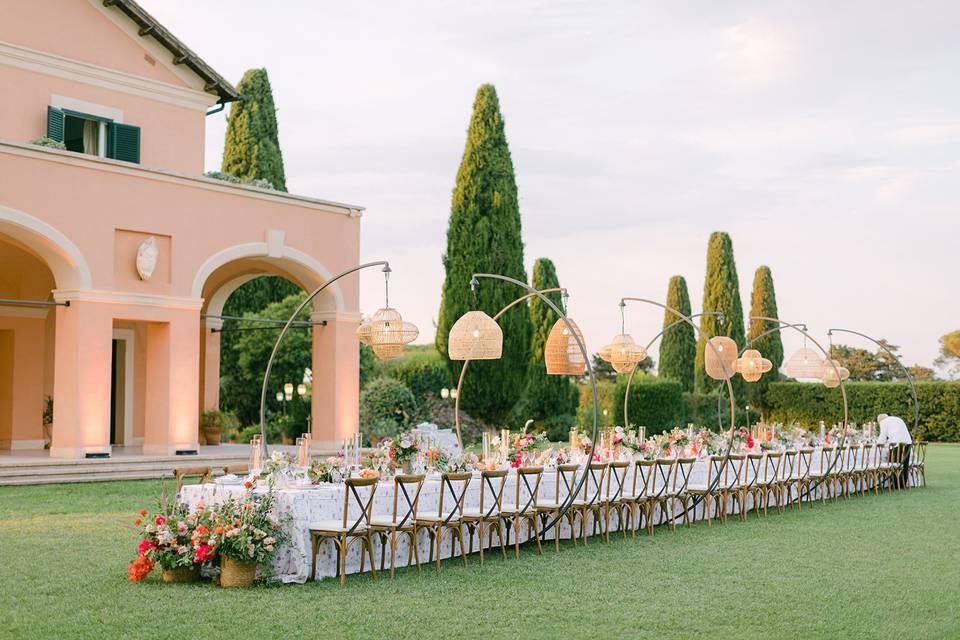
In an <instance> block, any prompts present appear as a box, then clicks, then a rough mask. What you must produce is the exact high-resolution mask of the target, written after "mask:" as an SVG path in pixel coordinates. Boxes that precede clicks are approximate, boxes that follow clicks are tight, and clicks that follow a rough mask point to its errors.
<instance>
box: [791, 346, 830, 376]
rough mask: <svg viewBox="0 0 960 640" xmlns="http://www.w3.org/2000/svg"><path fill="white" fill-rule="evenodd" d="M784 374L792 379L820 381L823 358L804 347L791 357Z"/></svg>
mask: <svg viewBox="0 0 960 640" xmlns="http://www.w3.org/2000/svg"><path fill="white" fill-rule="evenodd" d="M784 372H785V373H786V374H787V375H788V376H790V377H791V378H810V379H819V378H820V377H821V374H822V373H823V358H821V357H820V356H819V355H818V354H817V352H816V351H814V350H813V349H811V348H810V347H803V348H801V349H797V351H796V352H795V353H794V354H793V355H792V356H790V359H789V360H787V365H786V366H785V367H784Z"/></svg>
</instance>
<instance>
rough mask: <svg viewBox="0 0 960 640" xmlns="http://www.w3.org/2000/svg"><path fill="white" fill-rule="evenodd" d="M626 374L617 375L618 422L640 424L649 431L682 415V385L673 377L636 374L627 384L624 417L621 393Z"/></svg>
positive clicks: (675, 423) (678, 421) (673, 422)
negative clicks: (625, 418)
mask: <svg viewBox="0 0 960 640" xmlns="http://www.w3.org/2000/svg"><path fill="white" fill-rule="evenodd" d="M628 379H629V376H620V377H619V378H617V386H616V389H615V390H614V416H616V418H615V419H616V422H617V424H621V425H623V424H631V425H643V426H645V427H647V429H648V430H649V431H651V432H656V431H661V430H663V429H671V428H673V427H676V426H679V425H680V424H682V422H683V419H684V407H683V386H682V385H681V384H680V383H679V382H676V381H674V380H666V379H663V378H657V377H655V376H648V375H637V376H634V378H633V383H632V384H631V385H630V406H629V410H630V415H629V416H628V418H629V419H628V420H624V417H623V397H624V395H625V393H626V390H627V380H628Z"/></svg>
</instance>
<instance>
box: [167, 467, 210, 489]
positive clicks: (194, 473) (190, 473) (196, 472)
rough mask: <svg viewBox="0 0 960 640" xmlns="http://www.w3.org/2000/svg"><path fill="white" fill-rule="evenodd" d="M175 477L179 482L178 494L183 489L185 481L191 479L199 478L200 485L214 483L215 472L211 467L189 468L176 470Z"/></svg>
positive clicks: (174, 471)
mask: <svg viewBox="0 0 960 640" xmlns="http://www.w3.org/2000/svg"><path fill="white" fill-rule="evenodd" d="M173 477H174V478H175V479H176V481H177V493H180V489H182V488H183V484H184V480H189V479H190V478H199V479H200V484H203V483H205V482H212V481H213V470H212V469H211V468H210V467H187V468H183V469H174V470H173Z"/></svg>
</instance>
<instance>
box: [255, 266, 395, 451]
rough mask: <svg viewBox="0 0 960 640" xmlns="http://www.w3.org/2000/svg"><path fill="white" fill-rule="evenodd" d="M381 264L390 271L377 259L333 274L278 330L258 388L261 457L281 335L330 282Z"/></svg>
mask: <svg viewBox="0 0 960 640" xmlns="http://www.w3.org/2000/svg"><path fill="white" fill-rule="evenodd" d="M380 265H383V270H384V271H385V272H387V273H389V272H390V263H389V262H387V261H386V260H378V261H376V262H366V263H364V264H361V265H357V266H355V267H351V268H349V269H347V270H346V271H341V272H340V273H338V274H337V275H335V276H333V277H332V278H330V279H329V280H327V281H326V282H324V283H323V284H322V285H320V286H319V287H317V288H316V289H314V291H313V293H311V294H310V295H308V296H307V297H306V299H305V300H304V301H303V302H301V303H300V306H298V307H297V309H296V311H294V312H293V315H291V316H290V319H289V320H287V323H286V324H285V325H283V329H281V330H280V335H278V336H277V341H276V342H275V343H274V344H273V351H271V352H270V359H269V360H267V369H266V371H264V372H263V388H262V389H261V390H260V442H261V443H262V445H263V457H264V458H266V457H267V455H268V451H267V418H266V415H267V385H268V384H269V383H270V370H271V369H272V368H273V361H274V359H275V358H276V357H277V352H278V351H279V350H280V343H281V342H282V341H283V337H284V336H285V335H287V331H288V330H289V329H290V325H292V324H293V322H294V321H295V320H296V319H297V316H299V315H300V312H301V311H303V310H304V309H305V308H306V306H307V305H308V304H309V303H310V301H311V300H313V299H314V298H316V297H317V296H318V295H319V294H320V293H321V292H323V290H324V289H326V288H327V287H329V286H330V285H331V284H333V283H334V282H336V281H337V280H339V279H340V278H342V277H343V276H346V275H349V274H351V273H353V272H354V271H360V270H361V269H366V268H367V267H376V266H380Z"/></svg>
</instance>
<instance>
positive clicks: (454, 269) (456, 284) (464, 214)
mask: <svg viewBox="0 0 960 640" xmlns="http://www.w3.org/2000/svg"><path fill="white" fill-rule="evenodd" d="M443 266H444V269H445V271H446V278H445V279H444V282H443V297H442V298H441V301H440V312H439V318H438V321H437V338H436V344H437V350H438V351H439V352H440V353H441V354H443V355H444V357H446V355H447V335H448V333H449V332H450V328H451V327H452V326H453V324H454V323H455V322H456V321H457V319H458V318H460V316H462V315H463V314H464V313H466V312H467V311H470V310H472V309H481V310H483V311H485V312H486V313H488V314H489V315H491V316H492V315H494V314H495V313H497V312H498V311H499V310H500V309H501V308H502V307H503V306H505V305H506V304H507V303H509V302H511V301H512V300H514V299H516V298H517V296H519V295H522V294H523V291H522V290H521V289H519V288H518V287H517V286H516V285H513V284H510V283H506V282H502V281H496V280H492V279H484V280H482V281H481V282H480V286H479V287H478V290H477V293H476V296H474V295H473V294H472V293H471V291H470V278H471V276H472V275H473V273H475V272H487V273H498V274H502V275H506V276H510V277H512V278H516V279H518V280H521V281H523V282H526V280H527V274H526V271H525V269H524V266H523V240H522V238H521V234H520V207H519V204H518V202H517V183H516V179H515V177H514V173H513V160H512V159H511V158H510V149H509V146H508V145H507V136H506V134H505V133H504V128H503V116H502V115H501V114H500V102H499V100H498V99H497V92H496V89H494V88H493V85H490V84H485V85H482V86H481V87H480V88H479V89H478V90H477V96H476V99H475V100H474V103H473V115H472V116H471V118H470V127H469V129H468V130H467V143H466V147H465V149H464V151H463V159H462V160H461V162H460V169H459V170H458V171H457V182H456V186H455V187H454V189H453V202H452V205H451V207H450V223H449V226H448V227H447V251H446V253H445V254H444V256H443ZM500 326H501V327H502V329H503V357H502V358H501V359H500V360H485V361H478V362H474V363H471V365H470V373H469V374H468V375H467V377H466V379H465V380H464V385H463V393H462V396H461V400H460V402H461V406H462V407H463V408H464V410H465V411H467V412H468V413H470V414H471V415H473V416H474V417H478V418H481V419H484V420H488V421H498V420H502V419H503V418H504V417H505V416H506V414H507V413H508V412H509V411H510V409H511V408H512V407H513V405H514V404H515V403H516V401H517V400H518V398H519V397H520V395H521V393H522V391H523V389H524V386H525V385H524V383H525V382H526V369H527V366H526V365H527V357H528V354H529V347H530V315H529V314H527V313H522V312H520V313H509V312H508V313H506V314H504V316H503V317H502V318H501V319H500ZM448 362H449V367H450V373H451V375H452V377H453V379H454V380H456V379H457V378H458V377H459V376H460V369H461V367H462V363H461V362H451V361H448Z"/></svg>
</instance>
